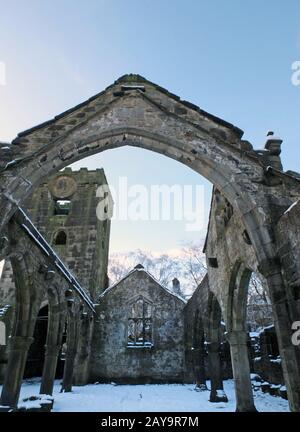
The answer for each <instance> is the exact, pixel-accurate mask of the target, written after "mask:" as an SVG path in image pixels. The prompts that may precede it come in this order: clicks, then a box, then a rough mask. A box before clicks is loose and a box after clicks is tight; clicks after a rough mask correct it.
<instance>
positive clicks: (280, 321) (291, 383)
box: [266, 270, 300, 412]
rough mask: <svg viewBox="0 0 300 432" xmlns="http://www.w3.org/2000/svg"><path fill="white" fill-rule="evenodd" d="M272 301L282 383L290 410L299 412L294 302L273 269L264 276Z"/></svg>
mask: <svg viewBox="0 0 300 432" xmlns="http://www.w3.org/2000/svg"><path fill="white" fill-rule="evenodd" d="M266 279H267V283H268V291H269V295H270V298H271V301H272V309H273V314H274V321H275V329H276V335H277V340H278V345H279V352H280V356H281V359H282V370H283V376H284V383H285V385H286V388H287V394H288V400H289V405H290V410H291V411H294V412H300V354H299V347H297V346H294V345H293V343H292V333H293V331H292V322H293V321H297V320H299V319H298V317H299V314H298V311H297V310H296V302H295V301H294V300H292V301H289V300H288V298H287V289H286V287H285V285H284V281H283V279H282V275H281V273H280V272H278V271H277V272H276V270H274V272H273V273H271V274H269V275H268V276H266Z"/></svg>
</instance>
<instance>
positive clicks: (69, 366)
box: [61, 313, 78, 392]
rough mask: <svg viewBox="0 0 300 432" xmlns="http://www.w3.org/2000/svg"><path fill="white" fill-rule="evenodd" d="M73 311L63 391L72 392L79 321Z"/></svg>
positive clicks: (69, 329) (69, 325)
mask: <svg viewBox="0 0 300 432" xmlns="http://www.w3.org/2000/svg"><path fill="white" fill-rule="evenodd" d="M77 318H78V317H77ZM75 320H76V318H75V316H74V315H73V313H69V318H68V328H67V352H66V360H65V367H64V376H63V383H62V388H61V392H71V391H72V384H73V375H74V364H75V356H76V351H77V330H78V328H77V323H76V321H75Z"/></svg>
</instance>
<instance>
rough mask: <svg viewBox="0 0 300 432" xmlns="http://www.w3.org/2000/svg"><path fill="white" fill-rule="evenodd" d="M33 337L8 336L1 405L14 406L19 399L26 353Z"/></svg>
mask: <svg viewBox="0 0 300 432" xmlns="http://www.w3.org/2000/svg"><path fill="white" fill-rule="evenodd" d="M33 341H34V339H33V338H32V337H27V336H12V337H11V338H10V341H9V343H10V347H9V357H8V365H7V369H6V374H5V380H4V384H3V389H2V394H1V405H5V406H9V407H16V406H17V404H18V400H19V395H20V390H21V385H22V379H23V375H24V369H25V365H26V360H27V354H28V350H29V347H30V345H31V344H32V342H33Z"/></svg>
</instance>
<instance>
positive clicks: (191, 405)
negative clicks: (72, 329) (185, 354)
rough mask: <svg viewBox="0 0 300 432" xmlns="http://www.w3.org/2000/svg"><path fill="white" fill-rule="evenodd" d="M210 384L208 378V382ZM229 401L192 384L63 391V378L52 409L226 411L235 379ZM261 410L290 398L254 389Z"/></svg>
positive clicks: (32, 389)
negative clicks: (216, 398)
mask: <svg viewBox="0 0 300 432" xmlns="http://www.w3.org/2000/svg"><path fill="white" fill-rule="evenodd" d="M207 384H208V386H209V382H208V383H207ZM39 386H40V379H38V378H36V379H32V380H27V381H25V382H24V383H23V385H22V389H21V398H24V397H28V396H32V395H37V394H38V393H39ZM224 387H225V392H226V394H227V397H228V399H229V402H228V403H223V402H222V403H211V402H209V401H208V398H209V391H205V392H197V391H195V390H194V388H195V386H194V385H192V384H157V385H154V384H146V385H115V384H113V383H112V384H89V385H86V386H83V387H76V386H74V387H73V391H72V392H71V393H60V381H59V380H57V381H55V387H54V393H53V396H54V409H53V411H64V412H66V411H69V412H71V411H72V412H79V411H84V412H87V411H93V412H101V411H102V412H110V411H121V412H127V411H134V412H138V411H140V412H151V411H152V412H153V411H165V412H180V411H181V412H207V411H209V412H225V411H235V395H234V382H233V380H228V381H225V382H224ZM254 401H255V405H256V408H257V409H258V411H269V412H270V411H273V412H280V411H289V408H288V402H287V401H286V400H284V399H282V398H280V397H275V396H270V395H269V394H265V393H262V392H261V391H260V390H259V391H255V392H254Z"/></svg>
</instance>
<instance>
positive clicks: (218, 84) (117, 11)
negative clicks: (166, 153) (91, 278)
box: [0, 0, 300, 251]
mask: <svg viewBox="0 0 300 432" xmlns="http://www.w3.org/2000/svg"><path fill="white" fill-rule="evenodd" d="M0 11H1V13H0V62H4V63H5V65H6V85H5V86H3V85H2V86H1V85H0V140H8V141H10V140H11V139H13V138H14V137H15V136H16V134H17V133H18V132H20V131H22V130H24V129H26V128H28V127H31V126H33V125H35V124H38V123H40V122H43V121H45V120H47V119H49V118H51V117H53V116H54V115H56V114H58V113H60V112H62V111H64V110H66V109H68V108H70V107H72V106H74V105H76V104H78V103H79V102H81V101H83V100H85V99H87V98H88V97H90V96H91V95H93V94H95V93H97V92H99V91H100V90H102V89H103V88H105V87H106V86H107V85H109V84H110V83H112V82H113V81H114V80H115V79H117V78H118V77H119V76H121V75H123V74H124V73H139V74H141V75H143V76H145V77H146V78H148V79H149V80H151V81H154V82H156V83H158V84H160V85H161V86H163V87H166V88H167V89H169V90H170V91H172V92H174V93H176V94H178V95H180V96H181V97H182V98H184V99H186V100H189V101H191V102H193V103H195V104H197V105H199V106H200V107H201V108H203V109H204V110H206V111H209V112H211V113H213V114H215V115H217V116H219V117H221V118H224V119H225V120H227V121H230V122H232V123H234V124H235V125H237V126H238V127H240V128H241V129H243V130H244V131H245V135H244V137H245V138H246V139H248V140H250V141H251V142H252V144H253V145H254V147H255V148H261V147H262V146H263V144H264V141H265V135H266V132H267V131H268V130H274V131H275V133H276V135H280V136H281V137H282V138H283V140H284V142H283V153H282V159H283V164H284V168H285V169H292V170H296V171H297V170H299V161H300V150H299V144H300V122H299V107H300V104H299V102H300V86H298V87H296V86H293V85H292V83H291V74H292V70H291V67H292V63H293V62H295V61H297V60H298V61H299V60H300V2H299V1H298V0H289V1H288V2H282V1H281V0H265V1H264V2H262V1H258V0H252V1H250V0H248V1H242V0H227V1H223V0H219V1H217V0H212V1H209V2H207V1H202V0H198V1H196V0H151V1H149V0H139V1H136V0H127V1H123V0H98V1H96V0H86V1H76V0H72V1H71V0H51V1H48V0H43V1H42V0H40V1H38V0H27V1H24V0H19V1H16V0H10V1H9V2H7V1H4V0H0ZM81 165H82V166H88V167H90V168H95V167H100V166H103V167H104V169H105V171H106V173H107V177H108V179H109V181H110V182H111V183H112V184H116V183H117V180H118V176H119V175H127V176H128V178H129V183H130V184H133V183H145V184H148V185H149V184H151V183H152V182H153V181H154V180H153V179H154V178H155V183H166V184H173V183H179V184H193V185H196V184H203V185H204V187H205V190H206V205H205V209H204V211H205V212H206V214H207V212H208V203H209V192H210V186H209V185H208V183H207V182H206V181H205V180H204V179H202V178H201V177H199V176H198V175H197V174H195V173H193V172H192V171H190V170H188V169H187V168H186V167H184V166H181V165H180V164H178V163H177V162H175V161H172V160H169V159H167V158H164V157H162V156H160V155H157V154H152V153H149V152H146V151H145V150H140V149H126V148H123V149H118V150H113V151H108V152H106V153H104V154H101V155H99V156H97V157H94V158H93V159H92V160H89V161H86V160H85V161H82V162H81ZM76 166H77V167H78V166H79V165H78V164H76ZM203 235H204V232H201V233H193V234H187V233H186V232H185V231H184V227H183V224H182V223H180V222H170V223H164V222H161V223H158V222H157V223H153V222H152V223H150V222H145V223H142V222H141V223H125V222H122V223H121V222H117V221H116V222H115V223H114V226H113V229H112V243H111V245H112V250H113V251H115V250H116V251H117V250H127V249H135V248H138V247H140V248H143V249H152V250H169V249H174V248H177V247H178V246H180V244H181V242H182V241H184V240H189V239H194V240H195V241H197V240H198V239H201V238H202V237H203Z"/></svg>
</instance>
